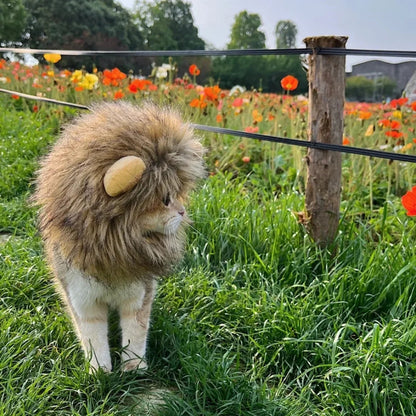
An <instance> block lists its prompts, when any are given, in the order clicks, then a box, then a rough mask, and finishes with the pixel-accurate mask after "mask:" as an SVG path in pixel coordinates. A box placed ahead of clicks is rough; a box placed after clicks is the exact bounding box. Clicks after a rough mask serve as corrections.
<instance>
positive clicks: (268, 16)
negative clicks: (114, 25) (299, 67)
mask: <svg viewBox="0 0 416 416" xmlns="http://www.w3.org/2000/svg"><path fill="white" fill-rule="evenodd" d="M118 2H119V3H120V4H122V5H123V6H124V7H126V8H132V7H133V5H134V3H135V0H118ZM187 2H189V3H191V5H192V8H191V10H192V15H193V17H194V23H195V26H196V27H197V28H198V30H199V36H200V37H201V38H202V39H203V40H204V41H205V42H207V43H208V44H210V45H213V46H214V47H215V48H217V49H222V48H225V46H226V44H227V43H228V41H229V37H230V33H231V27H232V25H233V23H234V20H235V16H236V15H237V14H238V13H239V12H241V11H243V10H247V11H248V12H249V13H257V14H258V15H260V17H261V20H262V23H263V26H262V27H261V30H262V31H263V32H264V33H265V35H266V46H267V47H268V48H274V47H275V37H274V28H275V26H276V23H277V22H278V21H279V20H291V21H293V22H294V23H295V25H296V27H297V29H298V36H297V47H300V48H303V47H305V44H304V43H303V39H304V38H305V37H308V36H318V35H343V36H344V35H345V36H348V38H349V39H348V42H347V48H354V49H387V50H388V49H392V50H406V51H416V0H290V1H288V0H187ZM369 59H382V60H385V61H388V62H396V61H398V59H394V58H383V57H377V58H374V57H366V56H358V57H357V56H350V57H347V69H348V70H350V67H351V64H355V63H359V62H363V61H366V60H369ZM407 59H410V58H407Z"/></svg>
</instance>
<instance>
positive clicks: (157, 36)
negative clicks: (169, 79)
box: [134, 0, 211, 76]
mask: <svg viewBox="0 0 416 416" xmlns="http://www.w3.org/2000/svg"><path fill="white" fill-rule="evenodd" d="M134 19H135V21H136V23H137V24H138V27H139V28H140V31H141V33H142V34H143V37H144V39H145V47H146V48H147V49H150V50H157V51H164V50H203V49H205V42H204V41H203V40H202V39H201V38H200V37H199V36H198V29H197V27H196V26H195V25H194V20H193V16H192V13H191V5H190V3H187V2H185V1H182V0H159V1H157V2H155V3H150V2H145V1H143V2H137V3H136V6H135V12H134ZM167 58H168V57H160V58H156V59H152V62H155V63H156V64H162V63H164V62H166V60H167ZM193 63H196V64H197V65H198V66H199V67H200V68H203V69H204V73H205V74H209V72H210V68H211V60H210V59H209V58H197V59H195V57H182V58H181V57H178V58H175V64H176V67H177V73H178V74H179V76H182V75H183V74H184V73H186V72H187V71H188V68H189V66H190V65H191V64H193Z"/></svg>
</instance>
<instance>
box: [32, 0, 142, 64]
mask: <svg viewBox="0 0 416 416" xmlns="http://www.w3.org/2000/svg"><path fill="white" fill-rule="evenodd" d="M24 1H25V6H26V10H27V12H28V15H29V19H28V28H27V29H28V30H27V31H28V33H29V34H30V36H29V39H28V43H29V46H30V47H32V48H42V49H49V48H50V49H75V50H135V49H142V48H143V44H144V39H143V36H142V34H141V33H140V31H139V29H138V28H137V26H136V25H135V23H134V22H133V18H132V16H131V15H130V13H129V12H128V11H127V10H125V9H124V8H122V7H121V6H120V5H119V4H118V3H116V2H115V1H114V0H66V1H61V0H24ZM93 62H94V63H95V64H97V66H98V67H109V66H115V65H118V66H119V67H124V69H128V65H131V63H132V62H131V61H130V62H129V61H128V60H127V59H123V60H120V59H118V60H116V59H115V58H112V57H109V56H106V57H100V58H94V59H93V60H92V59H91V58H85V57H76V58H74V57H72V58H65V59H62V61H61V64H62V65H63V66H69V67H74V66H76V67H79V66H80V65H86V66H87V67H88V66H91V65H92V63H93Z"/></svg>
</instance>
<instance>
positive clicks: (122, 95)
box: [114, 90, 124, 100]
mask: <svg viewBox="0 0 416 416" xmlns="http://www.w3.org/2000/svg"><path fill="white" fill-rule="evenodd" d="M123 97H124V94H123V91H121V90H118V91H116V92H115V93H114V99H115V100H119V99H121V98H123Z"/></svg>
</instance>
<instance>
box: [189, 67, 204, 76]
mask: <svg viewBox="0 0 416 416" xmlns="http://www.w3.org/2000/svg"><path fill="white" fill-rule="evenodd" d="M189 73H190V74H191V75H192V76H194V77H197V76H198V75H199V74H200V73H201V71H200V70H199V68H198V67H197V66H196V65H195V64H192V65H191V66H190V67H189Z"/></svg>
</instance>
